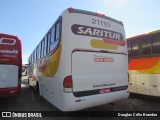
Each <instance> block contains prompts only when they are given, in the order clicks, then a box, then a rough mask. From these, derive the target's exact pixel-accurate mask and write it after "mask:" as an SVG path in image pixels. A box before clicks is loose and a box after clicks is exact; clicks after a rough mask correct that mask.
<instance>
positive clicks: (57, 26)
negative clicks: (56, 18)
mask: <svg viewBox="0 0 160 120" xmlns="http://www.w3.org/2000/svg"><path fill="white" fill-rule="evenodd" d="M59 37H60V22H58V23H57V24H56V41H57V40H59Z"/></svg>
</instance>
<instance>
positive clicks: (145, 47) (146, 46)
mask: <svg viewBox="0 0 160 120" xmlns="http://www.w3.org/2000/svg"><path fill="white" fill-rule="evenodd" d="M141 43H142V55H150V54H151V40H150V38H149V37H147V38H144V39H142V40H141Z"/></svg>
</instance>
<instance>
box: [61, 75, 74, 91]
mask: <svg viewBox="0 0 160 120" xmlns="http://www.w3.org/2000/svg"><path fill="white" fill-rule="evenodd" d="M63 87H64V91H65V92H71V91H72V87H73V82H72V76H67V77H65V78H64V81H63Z"/></svg>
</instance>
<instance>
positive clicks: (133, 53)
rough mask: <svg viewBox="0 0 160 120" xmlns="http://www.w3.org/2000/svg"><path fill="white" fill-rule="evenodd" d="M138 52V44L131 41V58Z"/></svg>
mask: <svg viewBox="0 0 160 120" xmlns="http://www.w3.org/2000/svg"><path fill="white" fill-rule="evenodd" d="M138 51H139V42H138V41H132V56H138Z"/></svg>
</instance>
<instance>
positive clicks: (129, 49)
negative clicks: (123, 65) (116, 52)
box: [127, 41, 132, 57]
mask: <svg viewBox="0 0 160 120" xmlns="http://www.w3.org/2000/svg"><path fill="white" fill-rule="evenodd" d="M131 43H132V42H131V41H127V47H128V56H129V57H130V56H131V54H132V51H131Z"/></svg>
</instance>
